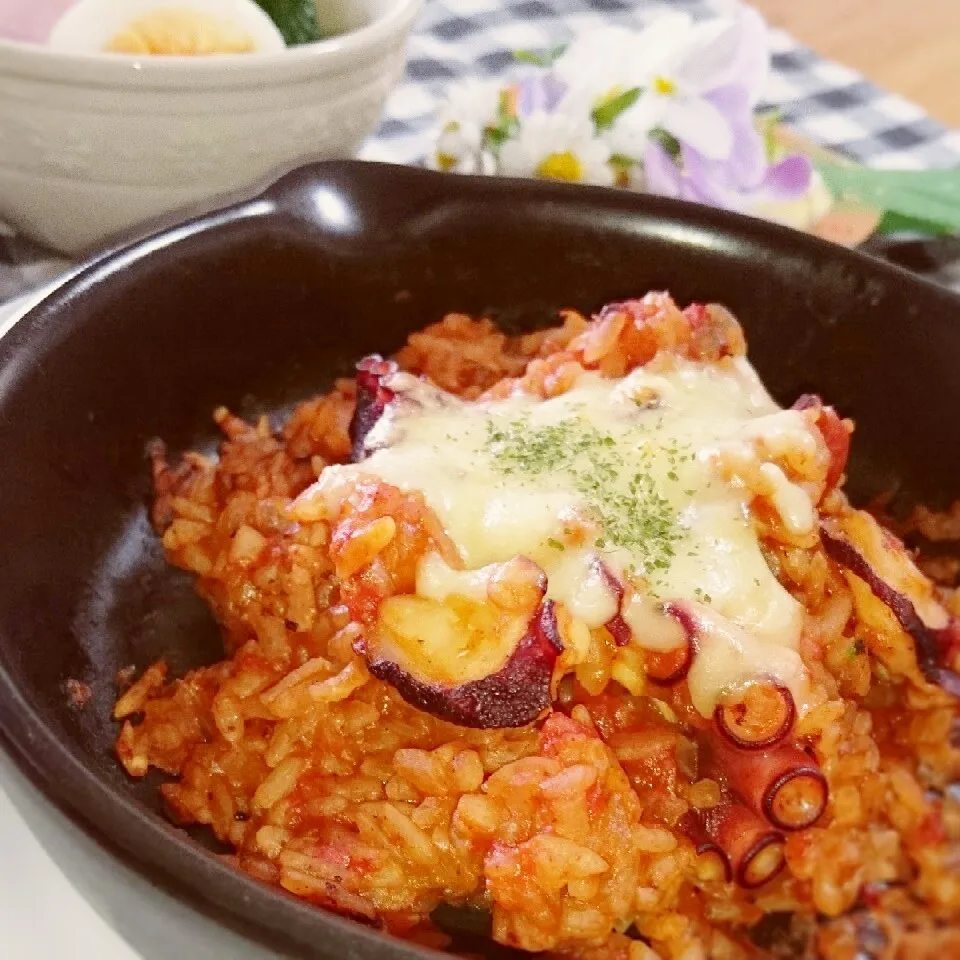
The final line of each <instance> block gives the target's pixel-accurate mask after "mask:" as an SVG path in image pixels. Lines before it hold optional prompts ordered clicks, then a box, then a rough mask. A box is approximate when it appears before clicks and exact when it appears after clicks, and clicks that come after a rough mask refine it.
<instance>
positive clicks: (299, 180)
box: [0, 161, 960, 960]
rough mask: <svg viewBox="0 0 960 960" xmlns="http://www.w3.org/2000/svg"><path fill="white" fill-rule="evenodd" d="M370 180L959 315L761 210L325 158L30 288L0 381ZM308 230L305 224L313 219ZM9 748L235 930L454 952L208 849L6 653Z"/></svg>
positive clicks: (4, 741) (80, 820)
mask: <svg viewBox="0 0 960 960" xmlns="http://www.w3.org/2000/svg"><path fill="white" fill-rule="evenodd" d="M369 177H376V178H378V179H380V180H384V179H386V178H391V179H392V181H393V184H394V188H395V189H394V191H393V192H394V193H395V194H396V195H398V196H400V197H403V196H405V195H406V193H407V191H405V190H404V185H405V184H413V183H416V182H424V181H426V180H427V179H430V180H432V181H433V182H434V184H436V186H437V190H436V194H435V201H434V202H435V203H436V205H437V206H438V208H440V207H443V206H445V205H448V204H451V203H454V204H456V203H457V201H460V200H472V201H477V199H478V198H480V199H482V198H483V197H486V198H487V201H489V195H490V193H491V192H492V193H495V194H499V195H500V196H501V198H502V199H505V200H509V199H510V198H512V197H516V196H518V195H520V194H527V195H528V196H531V195H532V196H533V197H534V198H536V199H537V200H538V201H541V202H542V203H543V204H544V205H545V206H548V207H549V206H553V207H558V206H562V205H570V206H573V207H576V206H580V207H588V208H589V207H593V208H596V209H616V210H618V211H620V212H621V213H622V214H623V215H624V216H633V217H638V218H643V219H646V220H648V221H653V222H655V223H656V225H657V229H658V230H659V231H661V232H662V233H663V234H664V235H665V236H669V237H671V238H673V240H674V242H676V243H677V244H679V245H684V246H690V245H693V246H696V245H698V244H700V243H703V242H705V241H707V240H709V239H711V238H712V239H716V238H718V237H725V238H736V239H741V240H746V241H748V242H751V243H757V242H762V243H768V244H769V245H770V246H771V248H776V247H777V246H778V245H779V246H782V245H783V244H785V243H787V244H790V245H791V246H792V247H793V248H795V249H796V250H797V252H798V253H799V254H804V253H808V254H809V255H810V256H811V257H815V256H818V255H819V256H821V257H822V256H824V255H829V256H830V257H831V258H832V260H834V261H835V262H837V263H839V264H841V265H844V264H848V265H851V266H853V267H858V268H859V269H860V270H862V271H864V272H869V273H871V274H874V275H880V276H883V277H886V278H887V279H889V280H890V281H891V282H896V283H898V284H901V285H909V286H911V287H913V288H914V289H915V290H916V291H917V292H918V293H920V294H923V296H924V299H925V300H926V301H927V302H929V303H932V304H937V305H940V306H942V308H943V309H944V310H947V311H950V314H951V316H952V317H954V318H956V319H958V320H960V296H957V295H956V294H954V293H952V292H950V291H949V290H946V289H945V288H943V287H940V286H938V285H936V284H934V283H932V282H930V281H926V280H924V279H922V278H920V277H917V276H916V275H915V274H912V273H910V272H909V271H907V270H905V269H903V268H901V267H898V266H896V265H892V264H889V263H886V262H885V261H882V260H880V259H878V258H876V257H872V256H869V255H867V254H864V253H861V252H858V251H852V250H848V249H846V248H844V247H840V246H837V245H836V244H832V243H829V242H827V241H825V240H821V239H820V238H817V237H813V236H810V235H806V234H802V233H799V232H797V231H794V230H791V229H789V228H787V227H783V226H780V225H778V224H774V223H770V222H768V221H764V220H760V219H757V218H754V217H748V216H744V215H741V214H734V213H730V212H728V211H721V210H715V209H712V208H708V207H704V206H702V205H699V204H694V203H690V202H686V201H681V200H674V199H670V198H664V197H654V196H649V195H641V194H634V193H630V192H627V191H618V190H612V189H609V188H602V187H585V186H577V185H570V184H559V183H550V182H545V181H532V180H512V179H507V178H489V177H478V176H471V177H463V176H459V175H453V174H442V173H437V172H433V171H429V170H423V169H419V168H411V167H402V166H397V165H394V164H382V163H370V162H364V161H328V162H321V163H316V164H311V165H307V166H304V167H300V168H297V169H295V170H293V171H291V172H290V173H287V174H285V175H284V176H282V177H281V178H280V179H278V180H276V181H275V182H274V183H273V184H272V185H271V186H269V187H267V188H266V189H265V190H264V191H263V192H261V193H259V194H257V195H255V196H253V197H251V198H249V199H246V200H242V201H240V202H238V203H235V204H233V205H232V206H229V207H226V208H224V209H221V210H217V211H213V212H211V213H206V214H203V215H201V216H199V217H196V218H194V219H191V220H188V221H185V222H182V223H179V224H177V225H174V226H171V227H168V228H166V229H164V230H162V231H161V232H159V233H156V234H153V235H150V236H147V237H142V238H138V239H136V240H134V241H132V242H130V243H128V244H126V245H122V246H117V247H115V248H113V249H111V250H108V251H106V252H104V253H102V254H100V255H97V256H95V257H94V258H92V259H91V260H89V261H87V262H86V263H85V264H82V265H80V266H79V267H77V268H75V269H74V270H72V271H71V272H70V273H68V274H67V275H66V277H65V278H64V279H63V281H62V282H61V283H59V284H57V285H56V286H54V287H52V288H48V289H47V290H46V291H45V292H44V293H43V295H42V296H32V297H30V298H29V299H28V300H26V301H25V302H24V304H23V306H22V307H21V308H20V309H19V310H18V311H17V314H16V321H15V322H14V323H13V324H12V325H11V327H10V328H8V329H7V331H6V332H5V333H4V335H3V337H2V338H0V379H2V378H3V376H4V375H5V374H6V373H8V372H9V370H10V368H12V367H14V366H15V365H16V364H17V358H18V354H19V351H20V348H21V347H22V345H23V344H25V343H29V342H30V341H31V340H33V339H36V338H42V337H43V336H44V335H45V333H44V331H45V329H47V328H48V326H49V320H50V319H52V316H53V311H56V310H57V309H63V308H64V307H67V306H69V304H70V302H71V301H72V300H73V299H75V298H76V297H79V296H82V295H83V294H84V291H85V290H86V289H88V288H90V287H92V286H94V285H96V284H98V283H102V282H104V281H106V282H109V278H110V276H111V275H113V274H116V273H118V272H120V271H124V270H126V269H128V268H130V267H132V266H134V265H135V264H136V263H137V262H138V261H140V260H143V259H145V258H148V257H151V256H152V255H153V254H154V253H155V252H156V251H158V250H162V249H169V248H170V247H172V246H176V245H178V244H179V243H180V242H182V241H184V240H187V239H190V238H192V237H194V236H197V235H199V234H204V233H215V232H217V231H218V229H219V228H222V227H224V226H226V225H229V224H231V223H234V222H235V221H237V220H241V219H249V220H255V219H258V218H261V217H266V218H269V217H272V216H276V215H278V214H279V215H283V216H287V215H289V214H290V213H291V212H293V211H296V209H297V208H298V207H299V206H300V205H305V206H312V205H313V203H312V200H313V198H314V197H315V194H316V192H317V191H322V190H326V189H329V188H335V187H343V186H344V185H346V186H348V187H349V186H352V187H353V189H354V190H362V187H363V184H364V182H365V178H369ZM410 192H415V191H410ZM303 229H304V230H309V229H310V227H309V226H308V225H306V224H304V226H303ZM0 750H3V751H5V752H6V753H7V754H8V755H9V756H10V757H11V759H12V760H13V762H14V763H15V764H16V765H17V766H18V767H19V768H20V770H21V771H22V772H23V773H24V774H25V775H26V776H27V778H28V779H29V780H31V781H32V782H33V785H34V786H35V787H36V788H37V789H38V790H39V792H40V794H41V795H42V797H43V799H44V801H45V802H46V803H48V804H49V805H50V806H51V807H53V808H55V809H57V810H59V812H60V813H61V814H63V815H64V816H65V817H66V818H67V819H69V820H70V821H72V822H73V823H74V824H75V825H77V826H79V827H81V828H82V829H83V830H84V831H85V832H86V833H87V834H88V835H89V836H91V837H92V838H93V839H94V840H95V841H97V843H98V845H99V846H100V848H101V849H102V850H103V851H104V853H105V855H112V856H117V857H120V858H122V860H123V862H124V863H126V864H127V865H129V866H130V867H131V868H132V869H134V870H136V871H137V872H138V873H140V874H141V875H142V876H144V877H146V878H147V879H149V880H151V881H153V882H154V883H156V884H157V886H159V887H161V888H162V889H164V890H165V891H166V892H168V893H170V894H171V895H173V896H174V897H176V898H177V899H179V900H180V901H181V902H183V903H185V904H187V905H188V906H190V907H191V908H193V909H196V910H200V911H201V912H206V913H208V914H212V915H213V916H214V917H216V918H218V919H219V920H220V921H221V922H223V923H224V924H225V925H227V926H231V927H236V926H237V925H241V924H242V925H244V927H245V930H246V933H247V934H248V935H252V936H253V937H254V938H258V937H259V938H266V937H268V936H270V937H274V938H279V939H280V940H281V941H282V942H292V943H293V944H294V945H296V944H299V945H301V948H303V945H305V944H306V943H307V942H308V941H307V939H306V935H307V934H311V935H315V934H316V932H317V931H318V929H322V930H323V933H324V935H325V936H327V937H328V938H329V943H327V944H326V948H327V949H328V950H336V949H337V947H338V946H342V945H347V944H349V945H351V946H352V947H354V948H356V951H357V952H356V953H355V954H354V953H351V954H350V955H356V956H364V955H366V956H370V957H377V958H379V960H427V958H438V960H439V958H441V957H443V956H448V955H447V954H440V953H438V952H437V951H435V950H432V949H430V948H425V947H419V946H415V945H412V944H409V943H405V942H403V941H399V940H395V939H393V938H390V937H387V936H385V935H383V934H381V933H379V932H378V931H376V930H373V929H371V928H369V927H366V926H364V925H362V924H359V923H356V922H355V921H353V920H350V919H347V918H345V917H341V916H338V915H337V914H334V913H332V912H328V911H322V912H321V911H320V909H319V908H318V907H315V906H313V905H310V904H308V903H306V902H303V901H298V900H296V899H295V898H293V897H292V896H291V895H289V894H286V893H285V892H283V891H281V890H278V889H274V888H270V887H267V886H266V885H264V884H262V883H260V882H258V881H256V880H254V879H253V878H252V877H249V876H246V875H244V874H242V873H240V872H239V871H238V870H236V869H235V868H233V867H231V866H229V865H227V864H225V863H223V862H221V861H220V859H219V858H215V857H212V856H210V855H209V853H208V852H207V851H206V850H205V849H203V848H201V847H200V846H199V845H198V844H197V843H195V842H194V841H192V840H191V839H190V838H189V837H188V835H187V834H186V833H184V832H183V831H181V830H179V829H177V828H175V827H173V826H172V825H171V824H170V823H169V822H167V821H165V820H164V819H163V818H162V817H161V816H160V815H159V814H156V813H154V812H152V811H150V810H148V809H146V808H145V807H143V806H141V805H140V804H139V803H138V802H137V801H136V800H135V799H134V798H133V797H132V796H130V795H129V794H127V793H125V792H124V791H122V790H121V789H118V788H117V787H115V786H112V785H110V784H109V783H108V782H106V781H105V780H104V779H103V778H102V777H101V776H99V775H98V774H97V773H96V772H95V771H94V769H93V768H92V767H91V765H90V764H89V763H88V762H87V760H86V758H85V757H84V755H83V754H82V753H81V752H80V751H79V750H77V749H75V748H74V747H73V746H72V745H71V744H69V743H67V742H65V741H64V740H63V739H62V738H59V737H58V736H57V735H56V732H55V730H54V729H53V728H52V727H51V726H50V725H49V724H48V723H47V722H46V721H45V720H44V718H43V717H42V716H41V715H40V714H39V713H38V711H37V710H36V709H35V708H34V706H33V705H32V704H31V702H30V700H29V699H28V697H27V696H26V694H25V691H24V690H23V689H22V688H21V686H20V684H18V683H17V682H16V680H15V679H14V677H13V676H12V675H11V674H10V673H9V672H8V671H7V670H6V668H5V667H4V666H3V664H2V663H0ZM366 951H369V953H366ZM329 955H331V956H332V955H336V954H334V953H331V954H329Z"/></svg>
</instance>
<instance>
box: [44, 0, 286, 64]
mask: <svg viewBox="0 0 960 960" xmlns="http://www.w3.org/2000/svg"><path fill="white" fill-rule="evenodd" d="M48 45H49V46H50V47H51V48H53V49H54V50H59V51H61V52H63V53H124V54H130V55H134V56H151V55H153V56H174V57H184V56H204V55H207V54H217V53H220V54H222V53H273V52H275V51H278V50H283V49H285V47H286V45H285V44H284V42H283V36H282V35H281V33H280V31H279V30H278V29H277V28H276V26H275V25H274V23H273V21H272V20H271V19H270V17H268V16H267V14H266V13H264V11H263V10H262V9H261V8H260V7H259V6H257V4H256V3H254V2H253V0H79V2H78V3H77V4H75V5H74V6H73V7H71V8H70V9H69V10H68V11H67V12H66V13H65V14H64V15H63V16H62V17H61V18H60V19H59V20H58V21H57V22H56V24H55V25H54V27H53V30H52V31H51V32H50V38H49V41H48Z"/></svg>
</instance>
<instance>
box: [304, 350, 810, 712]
mask: <svg viewBox="0 0 960 960" xmlns="http://www.w3.org/2000/svg"><path fill="white" fill-rule="evenodd" d="M386 385H387V386H388V387H389V388H390V389H392V390H393V391H394V392H395V394H396V399H395V400H394V401H393V402H392V403H391V404H389V405H388V407H387V410H386V412H385V413H384V415H383V416H382V417H381V419H380V420H379V421H378V422H377V424H376V425H375V426H374V428H373V429H372V430H371V431H370V433H369V435H368V436H367V439H366V444H365V446H366V449H367V451H368V453H369V456H368V457H367V458H366V459H365V460H364V461H363V462H361V463H359V464H353V465H346V466H332V467H328V468H327V469H326V470H325V471H324V473H323V476H322V477H321V478H320V480H319V481H318V483H317V484H316V485H315V487H314V488H312V492H308V493H307V494H306V495H305V496H307V497H312V496H315V495H318V494H319V495H322V496H326V497H329V498H331V499H333V500H337V499H339V497H338V496H337V490H338V489H339V488H341V486H342V484H343V483H344V482H349V481H351V480H352V479H353V478H354V477H356V476H358V475H359V476H372V477H377V478H380V479H382V480H384V481H386V482H387V483H390V484H393V485H394V486H397V487H399V488H400V489H402V490H407V491H411V490H416V491H420V492H421V493H422V494H423V496H424V498H425V499H426V502H427V504H428V505H429V506H430V507H431V508H432V509H433V510H434V511H435V513H436V514H437V516H438V517H439V519H440V522H441V523H442V524H443V526H444V528H445V530H446V532H447V533H448V535H449V536H450V538H451V539H452V541H453V542H454V544H455V545H456V547H457V549H458V550H459V552H460V556H461V558H462V560H463V564H464V566H465V568H466V569H467V571H468V572H467V573H462V572H454V571H451V570H450V568H449V567H447V566H446V564H443V563H442V561H440V560H439V558H438V557H428V558H426V559H425V560H424V561H423V563H422V564H421V569H420V571H419V575H418V585H417V590H418V592H419V593H420V594H421V595H425V596H430V597H441V596H444V595H447V594H449V593H451V592H458V593H461V594H462V595H467V596H473V597H478V596H479V594H480V592H481V590H482V581H481V580H480V579H478V578H476V577H475V576H473V574H472V573H470V572H469V571H475V570H477V569H478V568H480V567H483V566H485V565H487V564H491V563H496V562H502V561H505V560H508V559H510V558H511V557H514V556H516V555H518V554H522V555H525V556H527V557H529V558H531V559H532V560H534V561H535V562H536V563H537V564H538V565H539V566H540V567H542V568H543V570H544V571H545V572H546V574H547V577H548V596H550V597H552V598H553V599H555V600H557V601H560V602H562V603H563V604H565V605H566V606H567V608H568V609H569V610H570V612H571V614H572V615H573V617H575V618H576V619H577V620H579V621H581V622H583V623H584V624H585V625H586V626H587V627H589V628H591V629H594V628H597V627H600V626H602V625H603V624H604V623H606V622H607V621H608V620H610V619H611V618H612V617H613V616H614V615H616V614H617V613H618V612H620V613H622V614H623V615H624V618H625V619H626V621H627V623H628V625H630V626H631V628H632V631H633V635H634V642H636V643H638V644H639V645H640V646H642V647H648V648H651V649H658V650H663V649H669V648H670V647H671V646H676V645H678V644H679V643H682V642H683V635H682V631H678V630H677V629H676V628H675V627H673V626H672V625H671V623H670V622H669V619H668V618H666V617H665V616H664V615H663V614H661V613H658V601H660V600H691V601H697V602H699V603H700V604H702V605H704V606H705V607H706V608H709V609H712V610H713V611H714V612H715V613H716V614H719V615H721V617H724V618H727V619H729V620H730V621H732V622H733V624H735V625H736V626H737V627H739V628H741V630H740V631H737V637H736V643H734V642H732V641H731V640H730V637H729V636H726V635H724V631H722V630H720V629H716V630H711V631H708V633H709V634H710V636H709V637H704V638H701V646H702V647H704V649H700V650H699V651H698V654H697V657H696V664H695V666H694V668H693V669H692V670H691V673H690V678H689V679H690V684H691V691H692V695H693V697H694V703H695V704H696V705H697V707H698V709H700V710H702V711H705V712H707V713H709V712H710V711H711V710H712V709H713V705H714V704H715V703H716V701H717V699H718V698H719V697H720V695H721V694H722V692H723V691H724V690H725V689H727V688H728V687H729V685H730V684H732V683H740V682H743V681H745V680H749V679H750V678H751V677H754V678H755V677H756V676H757V675H762V676H768V677H770V678H772V679H776V680H778V681H779V682H781V683H783V684H784V685H785V686H787V687H789V688H790V689H791V690H794V689H796V690H798V691H799V689H800V687H801V686H802V684H801V681H800V679H798V677H799V675H800V673H802V672H803V670H804V668H803V665H802V662H801V661H800V658H799V656H798V655H797V654H796V652H795V651H796V647H797V645H798V642H799V637H800V629H801V625H802V609H801V606H800V604H799V603H798V602H797V601H796V600H794V599H793V597H792V596H791V595H790V594H789V593H788V592H787V591H786V590H785V589H784V587H783V586H781V584H780V583H779V582H778V580H777V579H776V577H775V576H774V574H773V573H772V571H771V570H770V567H769V566H768V564H767V562H766V560H765V559H764V556H763V553H762V551H761V548H760V544H759V542H758V538H757V534H756V531H755V528H754V524H753V522H752V519H751V517H750V514H749V510H748V505H749V502H750V500H751V498H752V497H753V496H755V495H757V493H760V494H761V495H764V496H766V498H767V499H768V501H769V503H770V505H771V507H772V508H773V510H775V511H776V512H777V513H779V515H780V516H781V518H782V521H783V523H784V525H785V527H786V528H787V529H788V530H790V531H791V532H794V533H796V532H801V531H804V530H809V529H812V526H813V523H814V519H815V514H814V508H813V505H812V504H811V502H810V498H809V496H808V494H807V493H806V492H805V491H804V490H803V489H802V488H801V487H799V486H798V485H796V484H794V483H793V482H791V481H790V480H789V479H788V476H787V473H785V472H784V470H783V469H782V467H781V466H780V464H783V465H786V466H789V465H791V464H792V465H796V464H797V463H800V462H804V461H806V460H807V459H808V458H809V457H810V456H811V455H813V454H814V453H815V451H816V449H817V447H816V440H815V438H814V436H813V435H812V434H811V429H810V427H809V426H808V424H807V422H806V420H805V419H804V418H803V416H802V414H801V413H800V412H798V411H793V410H781V409H780V408H779V407H778V406H777V405H776V404H775V403H774V401H773V400H772V399H771V398H770V396H769V394H768V393H767V392H766V390H765V389H764V388H763V385H762V384H761V382H760V380H759V378H758V376H757V374H756V372H755V371H754V370H753V368H752V367H751V366H750V364H749V363H748V362H747V361H746V360H745V359H742V358H737V359H732V360H728V361H724V362H723V363H720V364H701V363H694V362H690V361H683V360H678V361H676V362H675V363H674V364H673V366H672V367H671V368H670V369H668V370H666V371H659V372H654V371H651V370H649V369H644V368H640V369H638V370H635V371H633V372H632V373H630V374H629V375H628V376H626V377H624V378H622V379H608V378H604V377H601V376H599V375H598V374H594V373H587V374H584V375H582V376H581V377H580V378H579V379H578V380H577V382H576V384H575V385H574V386H573V388H572V389H571V390H570V391H568V392H567V393H565V394H562V395H561V396H558V397H554V398H550V399H547V400H540V399H537V398H534V397H529V396H526V395H523V394H515V395H513V396H510V397H508V398H507V399H503V400H491V401H479V402H467V401H461V400H459V399H458V398H456V397H453V396H451V395H449V394H447V393H445V392H443V391H440V390H438V389H437V388H435V387H433V386H431V385H429V384H427V383H425V382H423V381H420V380H418V379H417V378H415V377H413V376H411V375H409V374H404V373H399V374H395V375H394V376H392V377H391V378H390V379H389V380H388V381H387V383H386ZM732 449H735V450H736V451H737V456H738V457H739V458H741V459H742V458H743V457H744V456H748V457H750V458H752V463H753V465H754V472H755V473H756V472H757V470H758V469H759V475H760V476H761V477H762V478H763V483H762V484H761V487H762V489H760V490H759V491H758V490H756V489H754V490H753V491H752V492H751V491H748V490H747V489H746V488H745V486H744V485H743V483H741V482H740V481H738V480H737V479H733V480H729V479H725V476H726V477H728V476H730V474H729V472H727V473H726V474H725V473H724V472H723V471H722V470H721V469H720V466H719V462H718V461H719V460H720V459H721V458H722V455H723V452H724V451H725V450H732ZM773 459H776V460H778V463H773V462H771V461H772V460H773ZM735 476H736V474H735ZM458 584H459V586H458ZM618 584H628V585H629V586H630V587H632V589H628V590H627V591H626V593H625V597H626V599H625V600H624V602H623V604H621V594H622V593H623V591H622V590H621V589H619V588H618ZM621 606H622V607H623V609H622V610H621V609H620V608H621ZM658 619H659V621H660V623H659V625H658V623H657V621H658ZM741 633H742V634H743V635H744V636H746V637H747V639H746V640H743V639H742V638H741ZM716 637H719V638H720V639H711V638H716ZM694 687H697V692H696V693H693V688H694ZM798 707H800V708H801V709H802V706H801V703H800V702H799V700H798Z"/></svg>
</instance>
